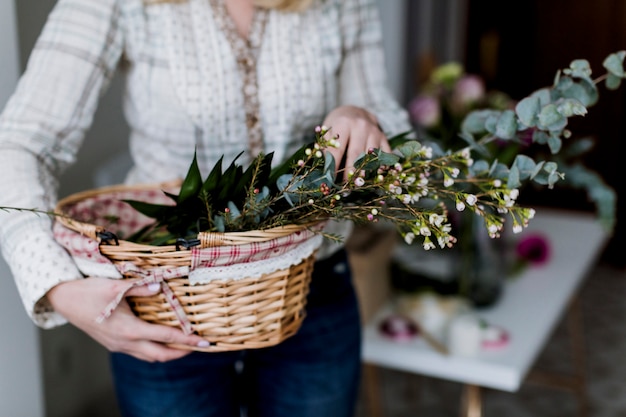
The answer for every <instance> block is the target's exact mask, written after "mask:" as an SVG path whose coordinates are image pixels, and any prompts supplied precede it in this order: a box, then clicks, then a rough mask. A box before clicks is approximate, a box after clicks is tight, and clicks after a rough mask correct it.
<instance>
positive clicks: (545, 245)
mask: <svg viewBox="0 0 626 417" xmlns="http://www.w3.org/2000/svg"><path fill="white" fill-rule="evenodd" d="M516 252H517V256H518V258H519V259H520V260H523V261H526V262H528V263H530V264H532V265H542V264H544V263H546V262H547V261H548V259H549V258H550V244H549V242H548V239H547V238H546V237H545V236H544V235H542V234H538V233H537V234H532V235H528V236H525V237H523V238H522V239H520V241H519V242H518V244H517V247H516Z"/></svg>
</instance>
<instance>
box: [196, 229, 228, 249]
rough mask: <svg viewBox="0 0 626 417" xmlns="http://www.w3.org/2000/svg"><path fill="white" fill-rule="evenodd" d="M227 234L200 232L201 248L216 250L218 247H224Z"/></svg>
mask: <svg viewBox="0 0 626 417" xmlns="http://www.w3.org/2000/svg"><path fill="white" fill-rule="evenodd" d="M225 238H226V234H225V233H218V232H200V233H198V240H199V241H200V248H202V249H204V248H214V247H216V246H224V245H225V244H226V241H225Z"/></svg>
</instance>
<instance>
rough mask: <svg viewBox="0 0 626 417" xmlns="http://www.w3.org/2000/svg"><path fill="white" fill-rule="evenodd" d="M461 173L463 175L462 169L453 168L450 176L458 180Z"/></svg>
mask: <svg viewBox="0 0 626 417" xmlns="http://www.w3.org/2000/svg"><path fill="white" fill-rule="evenodd" d="M460 173H461V170H460V169H458V168H452V171H451V172H450V175H451V176H452V178H457V177H458V176H459V174H460Z"/></svg>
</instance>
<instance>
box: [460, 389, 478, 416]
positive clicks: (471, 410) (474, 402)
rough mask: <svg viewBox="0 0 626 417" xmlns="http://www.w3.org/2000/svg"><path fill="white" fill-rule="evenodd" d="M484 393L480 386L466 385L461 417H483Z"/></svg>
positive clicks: (462, 399)
mask: <svg viewBox="0 0 626 417" xmlns="http://www.w3.org/2000/svg"><path fill="white" fill-rule="evenodd" d="M482 415H483V405H482V393H481V390H480V387H479V386H478V385H472V384H465V385H464V386H463V394H462V398H461V417H482Z"/></svg>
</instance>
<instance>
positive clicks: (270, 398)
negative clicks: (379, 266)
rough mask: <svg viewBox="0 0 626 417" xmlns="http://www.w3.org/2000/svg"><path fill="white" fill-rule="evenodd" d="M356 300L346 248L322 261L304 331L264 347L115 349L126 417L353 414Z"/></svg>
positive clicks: (357, 341) (356, 362)
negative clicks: (138, 353) (133, 352)
mask: <svg viewBox="0 0 626 417" xmlns="http://www.w3.org/2000/svg"><path fill="white" fill-rule="evenodd" d="M360 351H361V330H360V319H359V312H358V305H357V300H356V296H355V292H354V288H353V286H352V277H351V273H350V268H349V265H348V261H347V258H346V254H345V252H344V251H340V252H338V253H336V254H335V255H333V256H332V257H330V258H329V259H326V260H322V261H319V262H317V263H316V265H315V269H314V273H313V279H312V282H311V289H310V293H309V296H308V301H307V316H306V318H305V319H304V322H303V323H302V327H301V328H300V330H299V331H298V333H297V334H296V335H294V336H292V337H290V338H289V339H287V340H285V341H284V342H282V343H281V344H279V345H277V346H273V347H269V348H263V349H250V350H246V351H233V352H223V353H201V352H194V353H192V354H190V355H188V356H185V357H184V358H181V359H178V360H175V361H171V362H166V363H148V362H144V361H141V360H138V359H135V358H133V357H131V356H128V355H125V354H119V353H114V354H112V360H111V364H112V370H113V376H114V382H115V387H116V393H117V399H118V404H119V407H120V410H121V412H122V415H123V416H124V417H161V416H162V417H213V416H215V417H235V416H240V412H241V411H240V410H245V415H247V416H249V417H262V416H267V417H295V416H297V417H308V416H311V417H322V416H323V417H350V416H352V415H353V413H354V405H355V402H356V397H357V392H358V386H359V382H360V370H361V357H360Z"/></svg>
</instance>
